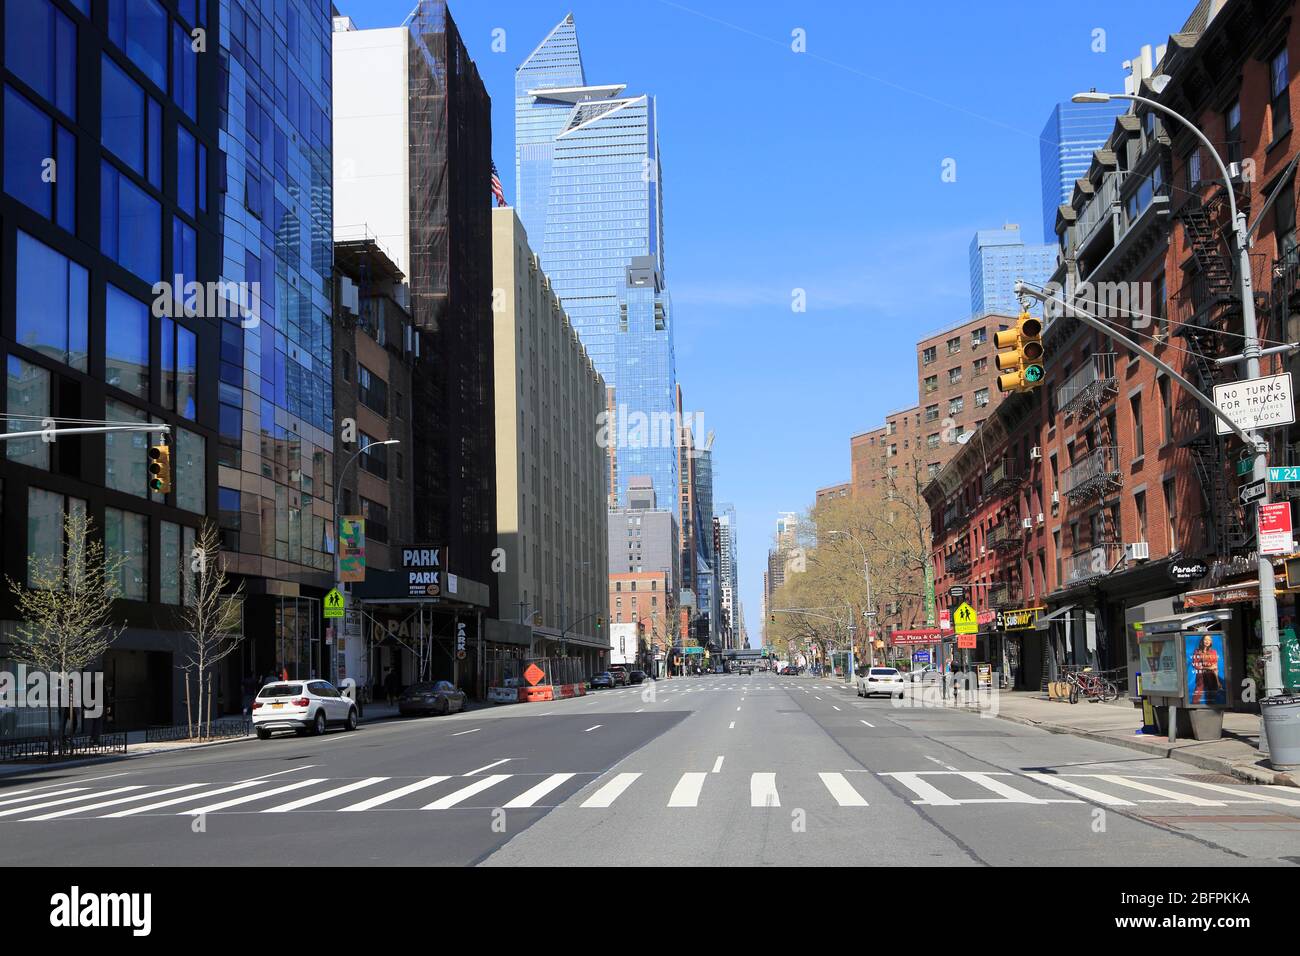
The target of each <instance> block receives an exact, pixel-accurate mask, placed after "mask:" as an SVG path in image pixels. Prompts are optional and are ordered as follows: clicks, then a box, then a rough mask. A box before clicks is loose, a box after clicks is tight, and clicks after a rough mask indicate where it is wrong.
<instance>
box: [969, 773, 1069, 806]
mask: <svg viewBox="0 0 1300 956" xmlns="http://www.w3.org/2000/svg"><path fill="white" fill-rule="evenodd" d="M962 776H963V777H965V778H966V779H967V780H970V781H972V782H974V783H978V784H979V785H980V786H982V787H987V788H988V789H990V790H992V791H993V792H994V793H996V794H998V795H999V796H1001V797H1003V798H1004V799H1005V800H1006V801H1007V802H1008V803H1039V804H1041V803H1078V802H1079V801H1078V800H1044V799H1042V798H1041V797H1035V796H1033V795H1032V794H1028V793H1025V792H1024V791H1022V790H1017V789H1016V788H1015V787H1013V786H1011V785H1010V784H1006V783H1003V782H1002V781H1001V780H995V779H993V777H992V776H991V775H989V774H987V773H978V772H975V771H970V772H968V773H963V774H962Z"/></svg>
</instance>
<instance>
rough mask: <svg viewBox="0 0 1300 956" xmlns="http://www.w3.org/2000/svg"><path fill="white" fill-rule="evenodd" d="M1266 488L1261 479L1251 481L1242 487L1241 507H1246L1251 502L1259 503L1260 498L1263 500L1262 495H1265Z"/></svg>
mask: <svg viewBox="0 0 1300 956" xmlns="http://www.w3.org/2000/svg"><path fill="white" fill-rule="evenodd" d="M1267 488H1268V485H1267V484H1266V483H1265V481H1264V479H1263V478H1261V479H1260V480H1259V481H1252V482H1251V483H1250V484H1248V485H1242V486H1241V503H1242V504H1243V505H1248V504H1250V503H1251V502H1252V501H1259V499H1260V498H1263V497H1264V495H1265V494H1267Z"/></svg>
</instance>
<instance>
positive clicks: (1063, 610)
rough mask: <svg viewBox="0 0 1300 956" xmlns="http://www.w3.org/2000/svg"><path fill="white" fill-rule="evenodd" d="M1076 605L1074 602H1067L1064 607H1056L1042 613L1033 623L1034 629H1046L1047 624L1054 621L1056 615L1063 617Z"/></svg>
mask: <svg viewBox="0 0 1300 956" xmlns="http://www.w3.org/2000/svg"><path fill="white" fill-rule="evenodd" d="M1077 606H1078V605H1075V604H1067V605H1065V607H1058V608H1057V609H1056V610H1055V611H1053V612H1052V613H1051V614H1044V615H1043V616H1042V617H1040V618H1039V619H1038V621H1037V623H1035V624H1034V630H1036V631H1045V630H1047V626H1048V625H1049V624H1051V623H1052V622H1053V621H1055V620H1056V619H1057V618H1058V617H1064V616H1065V615H1067V614H1069V613H1070V612H1071V611H1073V610H1074V609H1075V607H1077Z"/></svg>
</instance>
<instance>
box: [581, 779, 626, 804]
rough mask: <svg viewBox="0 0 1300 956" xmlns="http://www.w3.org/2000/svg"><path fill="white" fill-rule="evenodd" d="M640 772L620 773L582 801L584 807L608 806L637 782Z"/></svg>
mask: <svg viewBox="0 0 1300 956" xmlns="http://www.w3.org/2000/svg"><path fill="white" fill-rule="evenodd" d="M639 776H641V774H639V773H620V774H619V775H618V776H617V777H615V778H614V779H613V780H611V781H610V782H609V783H607V784H605V785H604V786H603V787H601V788H600V789H599V790H597V791H596V792H595V793H593V794H592V795H591V796H590V797H588V798H587V799H586V800H584V801H583V802H582V806H584V807H608V806H609V805H610V804H612V803H613V802H614V801H615V800H617V799H618V798H619V796H621V795H622V793H623V791H624V790H626V789H627V788H628V787H630V786H632V784H633V783H635V782H636V779H637V777H639Z"/></svg>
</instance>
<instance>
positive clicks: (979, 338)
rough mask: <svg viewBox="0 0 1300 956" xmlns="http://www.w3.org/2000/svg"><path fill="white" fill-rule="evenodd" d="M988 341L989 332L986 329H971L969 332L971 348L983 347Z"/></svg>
mask: <svg viewBox="0 0 1300 956" xmlns="http://www.w3.org/2000/svg"><path fill="white" fill-rule="evenodd" d="M988 340H989V330H988V329H972V330H971V334H970V344H971V348H974V347H975V346H977V345H983V344H984V343H985V342H987V341H988Z"/></svg>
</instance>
